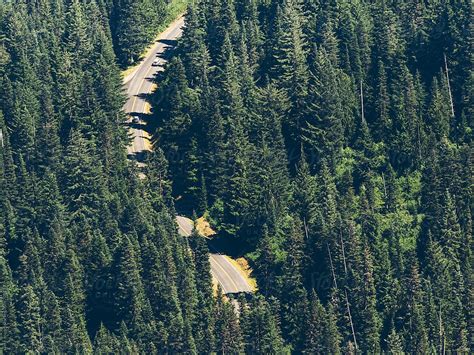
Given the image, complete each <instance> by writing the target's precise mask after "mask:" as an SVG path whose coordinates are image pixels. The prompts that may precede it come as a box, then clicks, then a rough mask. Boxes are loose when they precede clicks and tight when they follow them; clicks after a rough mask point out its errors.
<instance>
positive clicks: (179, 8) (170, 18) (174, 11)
mask: <svg viewBox="0 0 474 355" xmlns="http://www.w3.org/2000/svg"><path fill="white" fill-rule="evenodd" d="M188 3H189V0H173V1H172V2H171V3H169V4H168V14H167V15H166V17H165V20H164V21H163V22H162V23H161V25H160V26H159V27H158V29H157V30H156V33H157V35H156V37H155V39H154V40H153V41H152V42H151V43H150V44H149V45H148V46H147V47H146V48H144V49H143V51H142V53H141V54H140V59H139V60H138V61H136V62H135V63H134V64H131V65H130V66H129V67H127V68H125V69H123V70H122V78H126V77H127V76H128V75H129V74H131V73H132V72H133V71H134V70H135V68H136V67H137V66H139V65H140V64H141V62H142V60H143V58H145V57H146V55H147V53H148V52H149V50H150V49H151V48H152V47H153V45H154V44H155V41H156V40H157V38H158V37H159V36H160V35H161V34H162V33H163V32H164V31H165V30H166V29H167V28H168V26H169V25H170V24H172V23H173V22H174V21H175V20H176V19H178V18H179V17H180V16H181V15H182V14H184V12H185V11H186V7H187V6H188Z"/></svg>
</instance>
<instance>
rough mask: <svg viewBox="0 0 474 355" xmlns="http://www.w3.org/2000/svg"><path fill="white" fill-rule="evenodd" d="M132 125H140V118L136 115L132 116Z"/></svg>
mask: <svg viewBox="0 0 474 355" xmlns="http://www.w3.org/2000/svg"><path fill="white" fill-rule="evenodd" d="M132 123H140V117H138V116H137V115H134V116H132Z"/></svg>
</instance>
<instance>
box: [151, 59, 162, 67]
mask: <svg viewBox="0 0 474 355" xmlns="http://www.w3.org/2000/svg"><path fill="white" fill-rule="evenodd" d="M158 65H160V60H159V59H158V58H156V59H155V60H154V61H153V63H152V64H151V66H152V67H157V66H158Z"/></svg>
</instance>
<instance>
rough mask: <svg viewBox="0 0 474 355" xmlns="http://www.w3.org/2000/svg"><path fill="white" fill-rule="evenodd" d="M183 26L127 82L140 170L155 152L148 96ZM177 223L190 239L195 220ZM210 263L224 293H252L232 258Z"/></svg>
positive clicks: (172, 29) (133, 153) (133, 152)
mask: <svg viewBox="0 0 474 355" xmlns="http://www.w3.org/2000/svg"><path fill="white" fill-rule="evenodd" d="M183 26H184V18H183V17H180V18H179V19H177V20H176V21H175V22H173V23H172V24H171V25H170V26H169V27H168V28H167V29H166V30H165V31H164V32H163V33H162V34H161V35H160V36H159V37H158V39H157V40H156V42H155V44H154V45H153V46H152V47H151V48H150V49H149V50H148V51H147V54H146V55H145V58H144V59H143V60H142V62H141V63H140V64H139V65H138V66H137V67H136V68H134V69H133V70H132V71H131V72H130V73H129V74H128V75H127V76H126V77H125V78H124V88H125V90H126V93H127V102H126V104H125V106H124V111H125V112H126V113H128V119H127V124H128V125H129V129H130V135H131V136H132V138H133V140H132V143H131V144H130V146H129V147H128V156H129V158H130V159H133V160H135V161H136V162H137V164H138V166H139V167H140V166H143V158H144V155H146V152H147V151H150V150H151V149H152V145H151V142H150V136H149V134H148V133H147V132H146V130H145V129H144V128H145V124H146V123H145V122H144V120H143V119H142V118H143V117H144V115H146V114H147V113H149V109H150V106H149V103H148V102H147V101H146V96H147V95H149V94H150V93H152V92H153V90H154V88H155V84H154V82H153V79H154V77H155V76H156V74H157V73H158V72H160V71H163V70H164V64H165V63H166V61H167V55H166V52H167V51H168V50H172V49H173V46H174V45H175V43H176V40H177V39H178V38H179V37H180V36H181V34H182V27H183ZM154 62H155V63H154ZM134 116H138V117H139V118H140V121H139V122H135V123H134V122H132V117H134ZM176 223H177V226H178V232H179V234H180V235H181V236H183V237H187V236H189V235H191V233H192V230H193V228H194V224H193V221H192V220H190V219H189V218H186V217H182V216H177V217H176ZM209 261H210V263H211V273H212V276H213V278H214V279H215V280H216V281H217V282H218V283H219V284H220V285H221V287H222V292H223V293H225V294H237V293H250V292H253V287H252V286H251V285H250V284H249V283H248V281H247V279H246V277H245V276H244V275H245V273H244V272H243V271H242V270H239V269H238V267H237V266H236V265H235V264H234V263H232V261H231V259H230V258H229V257H227V256H225V255H221V254H209Z"/></svg>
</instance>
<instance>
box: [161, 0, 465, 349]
mask: <svg viewBox="0 0 474 355" xmlns="http://www.w3.org/2000/svg"><path fill="white" fill-rule="evenodd" d="M473 30H474V27H473V18H472V2H470V1H435V0H433V1H409V0H404V1H365V0H356V1H348V0H337V1H334V0H333V1H324V0H301V1H296V0H282V1H280V0H275V1H264V0H263V1H255V0H234V1H227V0H214V1H198V2H196V3H194V4H193V5H192V6H191V7H190V8H189V11H188V14H187V16H186V28H185V31H184V34H183V38H182V39H181V41H180V43H179V46H178V50H177V52H178V55H177V56H176V57H175V58H174V59H173V60H172V62H171V63H170V64H169V65H168V67H167V71H166V73H165V76H164V78H163V80H162V81H161V82H160V86H159V89H158V91H157V92H156V93H155V96H154V100H155V122H156V124H157V127H158V129H157V132H156V142H157V145H158V146H160V147H161V148H162V150H163V152H164V155H165V157H167V158H168V161H169V171H170V174H171V180H172V183H173V194H174V196H177V197H179V201H178V202H177V203H176V208H177V209H178V210H179V211H181V212H183V213H188V214H189V215H191V214H192V213H193V212H195V213H196V214H197V215H206V216H207V218H208V219H209V220H210V221H211V223H212V225H213V226H215V227H216V229H217V231H218V233H219V235H220V242H221V245H227V246H229V245H233V248H230V249H229V251H230V252H233V253H235V254H238V255H245V256H247V257H248V258H249V259H250V260H251V264H252V267H253V269H254V275H256V277H257V280H258V285H259V288H260V293H261V294H262V295H264V296H265V298H266V299H267V300H269V301H270V304H271V305H272V309H273V314H274V315H275V318H276V319H277V327H276V328H277V329H278V328H279V329H280V331H281V334H282V338H283V341H284V344H287V345H289V346H290V348H291V349H292V350H293V351H294V352H295V353H311V354H315V353H321V354H329V353H331V354H332V353H339V352H344V353H346V352H347V353H354V352H355V351H357V350H358V351H359V352H361V353H379V352H380V351H390V352H392V353H399V352H401V351H405V352H409V353H420V354H421V353H422V354H424V353H445V352H446V351H447V352H458V353H467V352H468V351H469V349H470V350H471V351H472V350H473V346H474V344H473V343H472V341H473V339H474V337H473V336H474V313H473V312H474V310H473V305H474V299H473V297H474V289H473V276H474V275H473V264H472V263H473V258H472V251H473V250H472V246H473V244H472V207H473V205H472V202H473V201H472V196H473V194H472V192H473V191H472V187H473V184H472V183H473V181H472V178H473V171H472V169H473V161H472V159H473V155H472V152H473V150H472V149H473V146H472V144H473V143H472V137H473V131H472V129H473V113H474V112H473V109H474V102H473V99H474V92H473V89H474V86H473V85H474V72H473V68H474V61H473V60H474V58H473V53H474V52H473V34H474V33H473ZM241 327H242V323H241ZM260 341H261V342H260V343H258V344H255V342H254V340H249V339H246V340H245V349H246V351H248V352H253V351H255V347H257V348H258V349H260V352H263V353H278V352H279V351H281V348H280V347H279V346H280V345H281V344H278V343H271V344H270V342H264V341H263V340H260ZM260 346H262V347H260ZM263 349H265V350H263Z"/></svg>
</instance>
